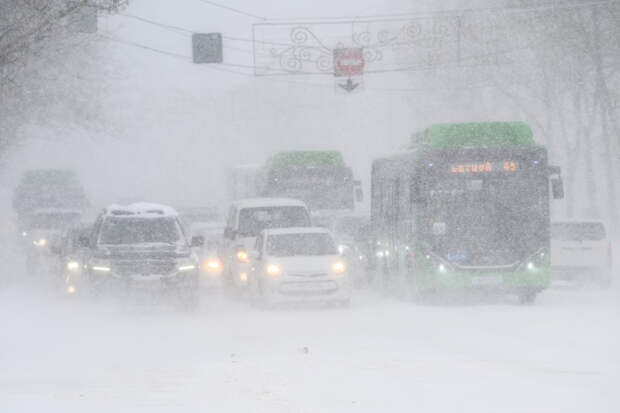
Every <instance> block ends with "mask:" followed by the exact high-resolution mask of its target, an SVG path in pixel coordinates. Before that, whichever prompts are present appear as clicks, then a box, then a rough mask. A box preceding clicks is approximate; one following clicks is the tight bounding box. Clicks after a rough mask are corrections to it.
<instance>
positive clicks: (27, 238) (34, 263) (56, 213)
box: [20, 208, 82, 275]
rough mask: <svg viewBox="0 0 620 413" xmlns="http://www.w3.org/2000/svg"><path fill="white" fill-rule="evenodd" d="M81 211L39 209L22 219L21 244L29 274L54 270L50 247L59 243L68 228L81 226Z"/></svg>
mask: <svg viewBox="0 0 620 413" xmlns="http://www.w3.org/2000/svg"><path fill="white" fill-rule="evenodd" d="M81 220H82V211H81V210H72V209H55V208H39V209H37V210H35V211H31V212H30V213H29V214H28V215H27V216H22V217H21V223H20V225H21V226H20V230H21V237H20V238H21V242H22V247H23V249H24V253H25V255H26V270H27V272H28V274H30V275H35V274H41V273H42V272H46V271H48V270H52V271H53V270H54V268H52V267H53V264H52V263H53V261H54V260H53V259H52V256H51V254H50V249H49V248H50V246H51V245H52V244H53V243H56V242H58V241H59V239H60V237H61V235H62V233H63V232H64V231H66V230H67V229H68V228H72V227H74V226H76V225H78V224H80V222H81Z"/></svg>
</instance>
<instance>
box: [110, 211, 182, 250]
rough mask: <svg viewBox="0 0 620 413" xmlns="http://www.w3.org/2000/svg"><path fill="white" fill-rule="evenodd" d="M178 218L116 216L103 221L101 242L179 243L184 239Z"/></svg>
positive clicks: (112, 243) (113, 243)
mask: <svg viewBox="0 0 620 413" xmlns="http://www.w3.org/2000/svg"><path fill="white" fill-rule="evenodd" d="M183 239H184V238H183V235H182V232H181V228H180V227H179V224H178V222H177V220H176V219H174V218H172V217H162V218H134V217H131V218H129V217H122V218H121V217H114V218H108V219H106V220H105V221H104V222H103V227H102V229H101V235H100V236H99V243H100V244H111V245H115V244H144V243H166V244H177V243H179V242H182V241H183Z"/></svg>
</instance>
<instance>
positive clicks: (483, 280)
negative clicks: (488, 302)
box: [471, 275, 504, 285]
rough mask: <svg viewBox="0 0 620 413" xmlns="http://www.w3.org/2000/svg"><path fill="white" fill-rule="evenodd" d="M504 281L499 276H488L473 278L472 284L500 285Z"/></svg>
mask: <svg viewBox="0 0 620 413" xmlns="http://www.w3.org/2000/svg"><path fill="white" fill-rule="evenodd" d="M503 281H504V279H503V278H502V277H501V276H499V275H494V276H488V277H482V276H480V277H472V278H471V283H472V284H473V285H499V284H501V283H502V282H503Z"/></svg>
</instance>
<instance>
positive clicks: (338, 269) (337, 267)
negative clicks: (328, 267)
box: [332, 262, 347, 274]
mask: <svg viewBox="0 0 620 413" xmlns="http://www.w3.org/2000/svg"><path fill="white" fill-rule="evenodd" d="M346 270H347V266H346V265H344V263H343V262H335V263H334V264H333V265H332V271H333V272H335V273H336V274H342V273H343V272H345V271H346Z"/></svg>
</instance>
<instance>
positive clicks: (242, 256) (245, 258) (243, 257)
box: [237, 251, 250, 262]
mask: <svg viewBox="0 0 620 413" xmlns="http://www.w3.org/2000/svg"><path fill="white" fill-rule="evenodd" d="M237 260H239V262H250V256H249V255H248V253H247V252H245V251H237Z"/></svg>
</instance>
